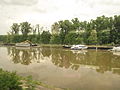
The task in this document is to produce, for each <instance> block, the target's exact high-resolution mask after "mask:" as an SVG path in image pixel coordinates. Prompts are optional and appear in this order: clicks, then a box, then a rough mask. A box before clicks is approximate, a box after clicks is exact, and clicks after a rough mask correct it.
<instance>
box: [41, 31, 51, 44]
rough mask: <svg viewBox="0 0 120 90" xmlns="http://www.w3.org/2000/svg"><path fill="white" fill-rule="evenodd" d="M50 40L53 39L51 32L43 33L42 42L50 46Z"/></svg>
mask: <svg viewBox="0 0 120 90" xmlns="http://www.w3.org/2000/svg"><path fill="white" fill-rule="evenodd" d="M50 38H51V34H50V32H49V31H43V33H42V34H41V42H42V43H43V44H49V43H50Z"/></svg>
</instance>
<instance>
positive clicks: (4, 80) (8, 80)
mask: <svg viewBox="0 0 120 90" xmlns="http://www.w3.org/2000/svg"><path fill="white" fill-rule="evenodd" d="M21 84H22V83H21V82H20V78H19V77H18V76H17V75H16V73H15V72H12V73H10V72H8V71H3V70H2V69H0V90H22V87H21V86H20V85H21Z"/></svg>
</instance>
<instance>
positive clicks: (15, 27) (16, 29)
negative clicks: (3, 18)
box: [11, 23, 20, 34]
mask: <svg viewBox="0 0 120 90" xmlns="http://www.w3.org/2000/svg"><path fill="white" fill-rule="evenodd" d="M11 29H12V32H13V34H19V30H20V25H19V24H18V23H13V25H12V26H11Z"/></svg>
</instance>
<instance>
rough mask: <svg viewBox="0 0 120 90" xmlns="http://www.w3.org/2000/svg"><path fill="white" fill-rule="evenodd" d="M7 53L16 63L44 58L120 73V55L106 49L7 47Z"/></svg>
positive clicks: (60, 64) (64, 65)
mask: <svg viewBox="0 0 120 90" xmlns="http://www.w3.org/2000/svg"><path fill="white" fill-rule="evenodd" d="M7 49H8V55H9V56H10V58H11V60H12V61H13V62H14V63H15V64H17V63H21V64H23V65H29V64H31V63H34V62H37V63H40V62H42V61H43V60H45V58H48V59H49V60H51V62H52V63H53V64H54V65H55V66H58V67H61V68H66V69H68V68H70V69H73V70H78V69H79V68H80V67H81V66H86V67H87V68H92V69H95V70H96V71H97V72H100V73H104V72H106V71H112V72H113V73H116V74H120V56H118V55H114V53H112V52H108V51H100V50H98V51H95V50H88V51H71V50H66V49H62V48H50V47H43V48H15V47H7Z"/></svg>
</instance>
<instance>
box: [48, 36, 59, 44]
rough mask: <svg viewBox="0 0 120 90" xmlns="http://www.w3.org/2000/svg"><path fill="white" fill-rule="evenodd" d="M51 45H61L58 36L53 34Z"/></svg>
mask: <svg viewBox="0 0 120 90" xmlns="http://www.w3.org/2000/svg"><path fill="white" fill-rule="evenodd" d="M50 43H51V44H61V43H60V37H59V35H57V34H53V35H52V36H51V39H50Z"/></svg>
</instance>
